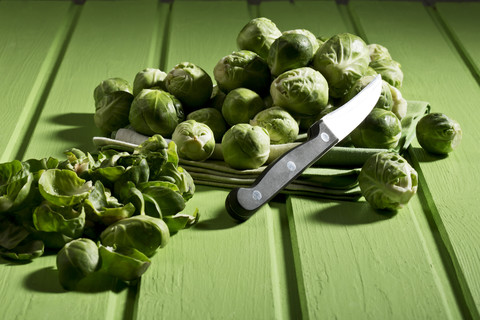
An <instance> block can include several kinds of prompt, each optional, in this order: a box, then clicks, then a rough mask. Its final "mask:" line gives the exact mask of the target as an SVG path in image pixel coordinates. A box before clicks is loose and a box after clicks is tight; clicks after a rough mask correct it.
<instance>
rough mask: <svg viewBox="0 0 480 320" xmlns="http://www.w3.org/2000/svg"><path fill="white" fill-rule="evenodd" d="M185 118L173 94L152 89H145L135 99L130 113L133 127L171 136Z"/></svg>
mask: <svg viewBox="0 0 480 320" xmlns="http://www.w3.org/2000/svg"><path fill="white" fill-rule="evenodd" d="M183 118H184V114H183V109H182V108H181V106H180V105H179V104H178V103H177V102H176V101H175V100H174V98H173V97H172V95H171V94H169V93H167V92H165V91H163V90H151V89H143V90H142V91H141V92H140V93H139V94H138V95H137V96H136V97H135V99H133V102H132V106H131V108H130V114H129V120H130V124H131V126H132V127H133V129H134V130H135V131H137V132H139V133H142V134H145V135H149V136H152V135H154V134H157V133H158V134H161V135H162V136H166V137H168V136H170V135H171V134H172V133H173V130H175V127H176V126H177V125H178V123H179V122H181V121H182V120H183Z"/></svg>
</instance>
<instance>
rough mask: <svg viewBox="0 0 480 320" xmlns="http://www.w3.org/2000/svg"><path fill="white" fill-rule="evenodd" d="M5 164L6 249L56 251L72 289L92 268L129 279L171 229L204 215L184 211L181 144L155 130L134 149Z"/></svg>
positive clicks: (1, 208)
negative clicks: (179, 155) (158, 133)
mask: <svg viewBox="0 0 480 320" xmlns="http://www.w3.org/2000/svg"><path fill="white" fill-rule="evenodd" d="M65 154H66V158H67V159H66V160H64V161H60V160H59V159H56V158H44V159H30V160H26V161H23V162H21V161H19V160H14V161H11V162H7V163H3V164H0V255H1V256H3V257H5V258H7V259H14V260H31V259H34V258H36V257H39V256H41V255H42V254H44V252H46V251H47V250H54V251H58V250H60V251H59V252H58V255H57V267H58V271H59V277H60V282H61V284H62V286H63V287H64V288H66V289H74V288H75V286H76V284H77V283H78V282H79V281H80V280H81V279H83V278H84V277H86V276H88V275H89V274H91V273H93V272H104V273H106V274H109V275H111V276H115V277H117V278H119V279H122V280H125V281H130V280H134V279H136V278H138V277H140V276H141V275H142V274H143V273H144V272H145V271H146V270H147V268H148V266H149V265H150V260H149V258H150V257H152V256H153V255H154V254H155V252H156V251H157V249H158V248H161V247H163V246H165V245H166V244H167V242H168V239H169V238H170V235H171V234H174V233H176V232H178V231H179V230H181V229H184V228H188V227H190V226H192V225H193V224H195V223H196V222H197V221H198V212H197V210H195V212H193V213H192V214H186V213H183V211H184V209H185V205H186V202H187V201H188V200H189V199H190V198H191V197H192V196H193V193H194V191H195V185H194V183H193V180H192V178H191V176H190V175H189V174H188V172H186V171H185V170H183V168H182V167H180V166H178V161H179V159H178V155H177V149H176V145H175V143H173V142H171V143H170V144H167V143H166V141H165V140H164V139H163V138H162V137H161V136H160V135H155V136H152V137H151V138H150V139H148V140H147V141H145V142H144V143H142V144H141V145H139V146H138V147H137V148H135V150H134V151H133V152H121V151H116V150H112V149H105V150H103V151H99V152H98V153H97V154H90V153H84V152H82V151H81V150H78V149H71V150H68V151H66V152H65Z"/></svg>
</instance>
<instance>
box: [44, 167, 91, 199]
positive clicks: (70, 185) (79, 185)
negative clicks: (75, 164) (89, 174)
mask: <svg viewBox="0 0 480 320" xmlns="http://www.w3.org/2000/svg"><path fill="white" fill-rule="evenodd" d="M38 186H39V190H40V193H41V194H42V196H43V197H44V198H45V199H46V200H48V201H49V202H51V203H53V204H54V205H57V206H72V205H75V204H78V203H80V202H82V201H83V200H84V199H86V198H87V197H88V194H89V193H90V191H91V190H92V182H91V181H88V182H86V181H85V180H84V179H81V178H79V177H78V176H77V175H76V173H75V172H73V171H70V170H66V169H63V170H62V169H51V170H46V171H45V172H44V173H43V174H42V176H41V177H40V180H39V181H38Z"/></svg>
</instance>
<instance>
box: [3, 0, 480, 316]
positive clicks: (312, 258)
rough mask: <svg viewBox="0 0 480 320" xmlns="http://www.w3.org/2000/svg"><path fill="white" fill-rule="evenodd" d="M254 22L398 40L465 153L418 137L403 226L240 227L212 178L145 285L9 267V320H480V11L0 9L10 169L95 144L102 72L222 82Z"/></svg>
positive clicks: (57, 4)
mask: <svg viewBox="0 0 480 320" xmlns="http://www.w3.org/2000/svg"><path fill="white" fill-rule="evenodd" d="M257 16H265V17H268V18H270V19H272V20H273V21H275V22H276V24H277V26H278V27H279V28H280V29H281V30H287V29H294V28H295V29H296V28H306V29H309V30H311V31H313V32H314V33H316V34H317V35H324V36H330V35H333V34H335V33H340V32H351V33H356V34H358V35H360V36H362V37H363V38H364V39H365V40H366V41H368V42H371V43H380V44H383V45H385V46H386V47H388V48H389V50H390V52H391V54H392V56H394V58H395V59H396V60H398V61H400V62H401V64H402V67H403V70H404V73H405V81H404V85H403V89H402V93H403V95H404V97H405V98H407V99H409V100H424V101H428V102H430V104H431V107H432V111H436V112H444V113H447V114H448V115H450V116H451V117H452V118H454V119H456V120H457V121H458V122H460V124H461V126H462V129H463V132H464V138H463V141H462V144H461V146H460V148H459V149H458V150H456V151H455V152H453V153H452V154H450V155H449V156H448V157H446V158H444V159H438V158H434V157H432V156H429V155H428V154H426V153H425V152H424V151H422V149H421V148H420V147H419V145H418V143H417V142H416V141H414V142H413V145H412V146H411V147H410V149H409V152H408V155H409V157H410V160H411V162H412V163H413V164H414V166H415V168H416V169H417V170H418V172H419V175H420V188H419V192H418V194H417V195H416V196H415V197H414V198H413V199H412V200H411V201H410V203H409V204H408V206H407V207H405V208H404V209H402V210H401V211H400V212H398V213H397V214H396V215H394V216H392V217H386V216H382V215H379V214H378V213H375V212H374V211H372V210H371V209H370V207H369V205H368V204H367V203H366V202H364V201H363V200H360V201H359V202H341V201H331V200H322V199H316V198H302V197H297V196H288V197H285V198H282V200H281V201H275V202H271V203H270V204H269V205H267V206H265V207H264V208H262V210H261V212H259V213H258V214H256V215H255V216H254V217H252V218H251V219H250V220H248V221H247V222H245V223H243V224H236V223H234V222H233V221H232V220H231V219H230V218H229V217H228V215H227V214H226V211H225V209H224V199H225V197H226V195H227V194H228V190H227V189H221V188H212V187H204V186H198V191H197V192H196V194H195V196H194V198H193V199H192V200H190V202H189V203H188V206H189V207H191V208H195V207H198V208H199V209H200V212H201V215H202V219H201V221H200V223H199V224H198V225H196V226H195V227H194V228H192V229H188V230H185V231H182V232H181V233H179V234H178V235H175V236H174V237H173V238H172V239H171V241H170V243H169V244H168V246H167V247H165V248H164V249H162V250H161V251H160V252H159V253H158V254H157V255H155V256H154V257H153V261H152V266H151V268H150V269H149V270H148V271H147V273H146V274H145V275H144V276H143V277H142V279H141V281H140V282H139V283H137V284H136V285H133V286H130V287H128V286H125V285H124V284H122V283H112V284H111V286H110V287H109V288H98V290H92V292H66V291H64V290H63V289H62V288H61V286H60V284H59V282H58V275H57V271H56V268H55V256H45V257H41V258H39V259H37V260H34V261H33V262H31V263H27V264H22V265H18V264H15V263H12V262H10V261H7V260H1V259H0V319H82V320H86V319H300V318H305V319H307V318H310V319H469V318H475V319H479V318H480V316H479V314H480V311H479V310H480V269H479V264H480V216H479V212H478V207H479V201H480V200H479V194H480V184H479V181H480V166H479V157H480V152H479V150H480V148H479V147H478V143H479V141H480V130H479V126H478V118H477V116H480V111H479V106H480V104H479V103H480V90H479V84H480V20H479V19H478V17H479V16H480V3H475V2H470V3H468V2H467V3H448V2H441V3H436V4H434V5H432V6H424V5H422V4H421V3H420V2H398V1H395V2H389V1H351V2H350V3H348V4H336V3H335V2H333V1H294V2H287V1H268V2H262V3H260V4H250V3H247V2H246V1H175V2H173V3H165V2H162V1H154V0H151V1H150V0H143V1H94V0H88V1H86V2H85V3H84V4H81V5H80V4H75V3H73V2H70V1H53V0H52V1H11V0H10V1H9V0H0V89H1V90H0V92H1V98H0V111H1V112H0V113H1V115H2V128H1V130H0V162H6V161H11V160H13V159H28V158H41V157H46V156H50V155H53V156H57V157H62V155H63V154H62V153H63V151H64V150H66V149H68V148H71V147H78V148H82V149H84V150H87V151H93V150H94V146H93V144H92V137H93V136H94V135H98V134H100V133H99V132H98V130H97V129H96V128H95V126H94V123H93V112H94V103H93V96H92V93H93V89H94V88H95V86H96V85H97V84H98V83H99V82H100V81H101V80H103V79H106V78H109V77H114V76H118V77H122V78H125V79H132V80H133V77H134V75H135V74H136V72H138V71H139V70H141V69H143V68H145V67H148V66H152V67H160V68H161V69H163V70H167V71H168V70H170V69H171V68H172V67H173V66H174V65H175V64H177V63H179V62H182V61H190V62H194V63H196V64H198V65H200V66H202V67H203V68H204V69H205V70H207V71H208V72H209V73H210V75H212V73H213V67H214V65H215V64H216V63H217V61H218V60H219V59H220V58H221V57H223V56H225V55H227V54H229V53H230V52H232V51H234V50H236V42H235V39H236V35H237V33H238V31H239V30H240V29H241V27H242V26H243V25H244V24H245V23H246V22H247V21H248V20H249V19H251V18H254V17H257Z"/></svg>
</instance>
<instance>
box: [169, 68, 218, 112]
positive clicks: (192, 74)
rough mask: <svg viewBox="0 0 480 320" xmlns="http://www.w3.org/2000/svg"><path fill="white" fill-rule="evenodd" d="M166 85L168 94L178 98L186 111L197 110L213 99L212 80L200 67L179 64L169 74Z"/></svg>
mask: <svg viewBox="0 0 480 320" xmlns="http://www.w3.org/2000/svg"><path fill="white" fill-rule="evenodd" d="M165 85H166V87H167V90H168V92H170V93H171V94H173V95H174V96H175V97H177V98H178V99H179V100H180V101H181V102H182V105H183V107H184V109H189V110H195V109H197V108H199V107H201V106H203V105H204V104H205V103H206V102H207V101H208V100H209V99H210V97H211V95H212V90H213V83H212V79H211V78H210V76H209V75H208V73H206V72H205V70H203V69H202V68H200V67H199V66H197V65H195V64H193V63H190V62H183V63H179V64H177V65H176V66H175V67H173V69H172V70H170V72H169V73H168V74H167V76H166V78H165Z"/></svg>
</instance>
